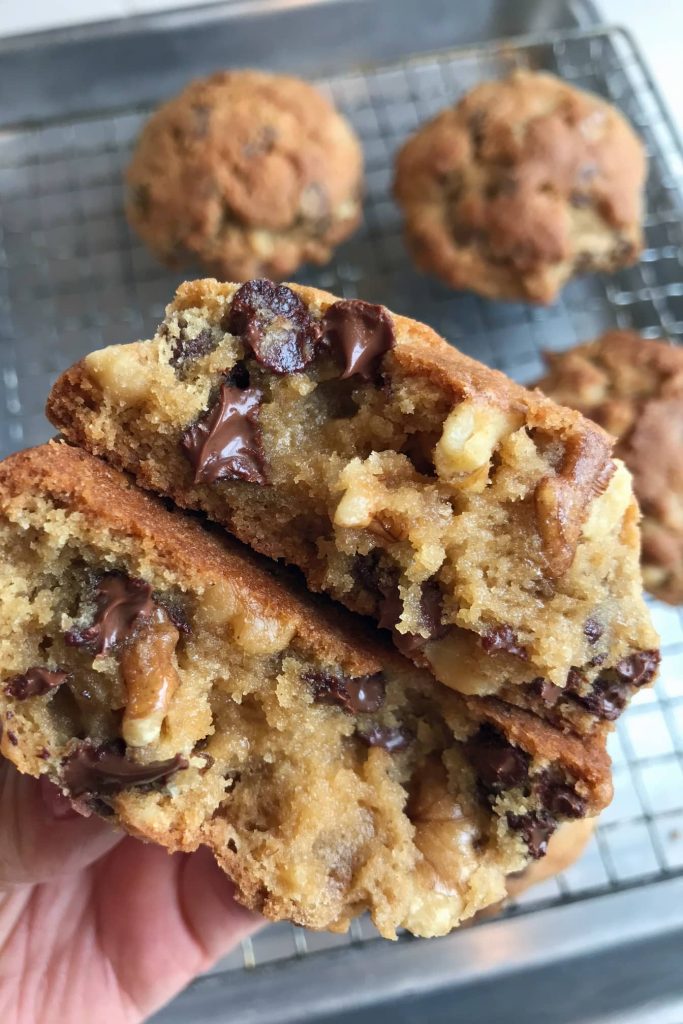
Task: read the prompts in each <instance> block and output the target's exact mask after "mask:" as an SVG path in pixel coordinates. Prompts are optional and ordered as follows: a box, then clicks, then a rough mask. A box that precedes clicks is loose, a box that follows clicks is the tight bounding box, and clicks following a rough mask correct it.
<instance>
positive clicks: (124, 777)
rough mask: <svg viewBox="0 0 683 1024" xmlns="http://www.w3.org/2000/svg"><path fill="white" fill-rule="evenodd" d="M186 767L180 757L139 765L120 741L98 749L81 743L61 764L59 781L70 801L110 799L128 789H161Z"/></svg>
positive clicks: (86, 741)
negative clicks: (75, 799)
mask: <svg viewBox="0 0 683 1024" xmlns="http://www.w3.org/2000/svg"><path fill="white" fill-rule="evenodd" d="M187 764H188V763H187V760H186V759H185V758H184V757H181V756H180V754H176V756H175V757H171V758H169V759H168V760H167V761H153V762H152V763H151V764H138V763H137V762H136V761H131V760H130V759H129V758H128V757H127V756H126V748H125V744H124V743H123V742H122V741H121V740H114V741H112V742H111V743H103V744H102V745H101V746H99V747H96V746H95V745H94V744H93V743H91V742H90V741H89V740H84V741H83V742H82V743H81V744H80V745H79V746H78V747H77V748H76V750H74V752H73V753H71V754H69V755H68V756H67V757H66V758H65V759H64V760H63V761H62V775H61V781H62V785H63V786H64V787H65V789H67V790H68V791H69V795H70V796H72V797H80V796H85V795H91V796H101V795H107V794H109V795H113V794H115V793H120V792H121V790H123V789H128V788H129V787H130V786H148V785H151V784H152V783H159V784H161V785H163V784H164V783H166V782H167V781H168V779H169V778H170V777H171V776H172V775H174V774H175V773H176V772H177V771H180V770H182V769H184V768H187Z"/></svg>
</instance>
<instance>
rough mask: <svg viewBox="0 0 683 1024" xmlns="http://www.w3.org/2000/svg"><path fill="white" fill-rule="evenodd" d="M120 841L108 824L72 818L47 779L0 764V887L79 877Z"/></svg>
mask: <svg viewBox="0 0 683 1024" xmlns="http://www.w3.org/2000/svg"><path fill="white" fill-rule="evenodd" d="M121 838H122V837H121V834H120V833H117V832H115V831H114V829H113V828H112V827H111V825H109V824H108V823H107V822H104V821H102V820H100V819H99V818H97V817H95V816H93V817H91V818H83V817H81V816H80V815H78V814H76V813H75V812H73V811H72V809H71V808H70V806H69V804H68V801H66V800H65V799H64V798H62V797H61V794H60V793H59V790H58V789H57V787H56V786H53V785H52V783H50V782H48V780H47V779H41V780H40V781H38V780H36V779H32V778H30V777H29V776H27V775H21V774H20V773H19V772H18V771H17V770H16V768H14V767H13V766H12V765H11V764H9V762H7V761H3V760H2V759H0V886H13V885H20V884H26V883H33V882H44V881H48V880H49V879H51V878H55V877H58V876H60V875H65V874H69V873H71V872H74V871H79V870H80V869H81V868H83V867H86V866H87V865H88V864H91V863H92V862H93V861H95V860H97V859H98V858H99V857H101V856H102V855H103V854H104V853H106V852H107V851H108V850H110V849H111V848H112V847H113V846H115V845H116V844H117V843H118V842H120V841H121Z"/></svg>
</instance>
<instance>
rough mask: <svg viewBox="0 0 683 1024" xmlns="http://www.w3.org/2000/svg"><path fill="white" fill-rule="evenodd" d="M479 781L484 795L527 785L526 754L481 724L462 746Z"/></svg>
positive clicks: (527, 760)
mask: <svg viewBox="0 0 683 1024" xmlns="http://www.w3.org/2000/svg"><path fill="white" fill-rule="evenodd" d="M465 750H466V752H467V756H468V757H469V759H470V762H471V764H472V767H473V768H474V770H475V772H476V773H477V776H478V778H479V781H480V782H481V784H482V786H483V787H484V789H485V790H486V791H487V792H491V793H500V792H502V790H504V789H512V788H513V787H514V786H520V785H521V784H522V783H523V782H526V780H527V778H528V776H529V755H528V754H527V753H526V752H525V751H523V750H520V749H519V747H513V746H512V744H511V743H508V741H507V740H506V739H505V737H504V736H502V735H501V734H500V733H499V732H497V731H496V730H495V729H494V728H493V727H492V726H490V725H484V726H482V727H481V729H480V730H479V732H478V733H476V735H474V736H472V737H471V738H470V739H469V740H468V741H467V743H466V744H465Z"/></svg>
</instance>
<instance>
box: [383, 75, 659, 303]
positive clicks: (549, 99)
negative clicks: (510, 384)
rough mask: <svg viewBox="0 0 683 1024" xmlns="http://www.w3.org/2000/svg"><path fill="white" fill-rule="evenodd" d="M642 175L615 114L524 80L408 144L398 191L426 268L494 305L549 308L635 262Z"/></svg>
mask: <svg viewBox="0 0 683 1024" xmlns="http://www.w3.org/2000/svg"><path fill="white" fill-rule="evenodd" d="M645 172H646V163H645V152H644V149H643V145H642V143H641V142H640V140H639V139H638V137H637V136H636V134H635V132H634V131H633V129H632V128H631V126H630V125H629V124H628V123H627V121H626V120H625V119H624V118H623V117H622V115H621V114H620V113H619V112H618V111H617V110H616V109H615V108H614V107H613V106H611V105H610V104H609V103H606V102H604V101H603V100H601V99H599V98H598V97H597V96H593V95H591V94H590V93H587V92H583V91H582V90H579V89H575V88H573V87H572V86H570V85H567V84H566V83H565V82H563V81H561V80H560V79H558V78H555V77H554V76H553V75H548V74H541V73H537V72H530V71H516V72H514V73H513V74H512V75H511V76H510V77H509V78H507V79H505V80H504V81H496V82H486V83H484V84H482V85H479V86H477V88H475V89H473V90H472V91H471V92H469V93H468V94H467V95H466V96H464V97H463V98H462V99H461V100H460V102H459V103H458V104H456V105H455V106H454V107H450V108H449V109H447V110H444V111H442V113H440V114H438V115H437V116H436V117H435V118H434V119H433V120H432V121H430V122H429V123H428V124H426V125H424V126H423V127H422V128H420V129H419V130H418V131H417V132H416V133H415V134H414V135H413V136H412V137H411V138H409V139H408V141H407V142H406V143H405V144H404V146H403V148H402V149H401V150H400V152H399V154H398V158H397V162H396V180H395V185H394V193H395V196H396V200H397V202H398V203H399V205H400V206H401V207H402V208H403V212H404V215H405V223H406V236H407V240H408V244H409V246H410V248H411V250H412V252H413V254H414V257H415V260H416V262H417V264H418V266H420V267H421V268H422V269H424V270H427V271H431V272H433V273H435V274H437V275H438V276H439V277H440V278H442V279H443V280H444V281H445V282H446V283H447V284H450V285H452V286H453V287H455V288H469V289H471V290H472V291H475V292H478V293H479V294H480V295H485V296H488V297H489V298H493V299H521V300H526V301H529V302H538V303H549V302H552V301H553V299H554V298H555V297H556V295H557V293H558V292H559V290H560V289H561V288H562V286H563V285H564V284H565V282H566V281H567V280H568V279H569V278H570V277H571V276H572V275H573V274H577V273H583V272H585V271H613V270H616V269H617V268H618V267H622V266H627V265H629V264H631V263H634V262H635V261H636V259H637V258H638V254H639V252H640V249H641V247H642V235H641V219H642V190H643V183H644V180H645Z"/></svg>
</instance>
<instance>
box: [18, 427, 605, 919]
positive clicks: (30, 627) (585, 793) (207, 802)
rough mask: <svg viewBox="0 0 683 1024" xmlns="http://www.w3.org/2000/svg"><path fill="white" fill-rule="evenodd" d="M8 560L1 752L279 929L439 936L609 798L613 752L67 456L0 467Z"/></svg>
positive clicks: (92, 462)
mask: <svg viewBox="0 0 683 1024" xmlns="http://www.w3.org/2000/svg"><path fill="white" fill-rule="evenodd" d="M0 551H1V556H2V557H1V558H0V574H1V575H2V585H1V586H0V620H1V627H2V628H1V629H0V736H1V739H0V750H1V752H2V754H3V755H4V756H5V757H7V758H9V759H10V760H11V761H12V762H14V764H15V765H16V766H17V767H18V768H19V769H20V770H21V771H23V772H28V773H30V774H32V775H34V776H39V775H44V774H45V775H48V776H49V777H50V778H51V779H52V780H53V781H54V782H56V783H57V784H58V785H59V786H60V787H61V788H62V790H63V792H64V793H65V794H66V795H67V796H69V797H70V798H71V800H72V802H73V803H74V805H75V806H76V807H77V808H78V809H79V810H80V811H81V812H82V813H84V814H90V813H97V814H100V815H103V816H108V817H111V818H112V820H113V821H115V822H117V823H118V824H120V825H122V826H123V827H124V828H125V829H126V830H128V831H129V832H131V833H132V834H133V835H137V836H139V837H141V838H143V839H147V840H151V841H154V842H157V843H160V844H162V845H164V846H166V847H168V849H169V850H181V851H191V850H194V849H196V848H197V847H198V846H199V845H201V844H205V845H207V846H208V847H209V848H210V849H211V850H212V851H213V853H214V854H215V856H216V858H217V860H218V862H219V863H220V864H221V865H222V867H223V868H224V869H225V870H226V872H227V873H228V874H229V875H230V876H231V877H232V878H233V879H234V880H235V883H236V886H237V894H238V898H239V899H240V900H241V901H242V902H243V903H245V904H246V905H247V906H249V907H252V908H254V909H256V910H259V911H261V912H263V913H264V914H265V915H266V916H268V917H270V918H273V919H289V920H292V921H295V922H297V923H299V924H303V925H307V926H309V927H314V928H332V929H335V930H344V929H345V928H346V927H347V926H348V923H349V920H350V919H351V918H352V917H353V916H354V915H356V914H359V913H361V912H363V911H364V910H369V911H370V913H371V914H372V917H373V920H374V921H375V924H376V925H377V927H378V928H379V930H380V932H381V933H382V934H383V935H385V936H388V937H393V936H394V934H395V929H396V928H397V927H399V926H404V927H406V928H408V929H410V930H411V931H413V932H415V933H416V934H420V935H434V934H442V933H444V932H447V931H449V930H450V929H451V928H452V927H453V926H455V925H456V924H457V923H458V922H459V921H460V920H462V919H464V918H467V917H470V916H471V915H472V914H473V913H475V912H476V911H478V910H479V909H480V908H481V907H483V906H486V905H487V904H489V903H491V902H494V901H496V900H498V899H500V898H501V896H502V895H503V893H504V888H505V878H506V875H508V874H509V873H510V872H511V871H517V870H520V869H522V868H523V867H524V865H525V864H527V863H528V862H529V861H530V859H533V858H536V857H540V856H542V854H543V853H544V852H545V849H546V846H547V842H548V840H549V838H550V837H551V835H552V834H553V832H554V830H555V828H556V826H557V824H558V822H562V821H568V820H575V819H578V818H580V817H583V816H584V815H586V814H591V813H596V812H597V810H599V808H600V807H602V806H603V805H604V804H605V803H606V802H608V801H609V799H610V795H611V782H610V772H609V759H608V758H607V756H606V754H605V750H604V746H603V744H602V743H601V742H600V741H596V742H593V743H586V744H584V743H582V742H581V741H579V740H578V738H576V737H564V736H563V735H562V734H561V733H559V732H557V731H556V730H554V729H552V728H549V727H547V726H545V725H543V724H542V723H540V722H539V721H538V720H537V719H536V718H535V717H534V716H533V715H531V714H529V713H528V712H524V711H521V710H515V711H512V710H510V709H509V708H505V706H504V705H502V704H501V703H500V702H498V701H496V700H495V699H482V698H465V697H462V696H461V695H459V694H456V693H454V692H452V691H451V690H449V689H447V688H446V687H442V686H439V685H438V684H437V683H436V682H435V681H434V679H433V678H432V677H431V676H430V675H429V674H428V673H427V672H424V671H422V670H420V669H417V668H415V667H414V666H413V665H412V664H411V663H410V662H408V661H406V660H405V659H403V658H402V657H401V656H400V655H398V654H397V653H396V652H395V651H394V649H393V648H392V646H391V644H383V643H382V642H381V638H379V636H378V634H377V632H376V631H368V628H367V625H366V624H365V623H363V622H362V621H360V620H352V619H351V617H350V616H347V613H344V612H342V610H341V609H335V608H332V607H328V606H327V605H326V604H325V602H324V600H323V599H322V598H317V599H315V600H313V599H312V598H311V597H310V596H309V595H307V594H305V593H297V591H296V590H295V589H294V586H293V584H291V583H289V582H288V581H287V580H286V579H285V578H284V577H283V576H282V575H281V574H279V575H274V574H273V572H272V571H270V572H269V571H267V570H266V569H265V568H264V567H263V565H262V564H260V563H259V562H257V560H256V557H255V556H254V555H251V554H250V553H249V552H247V551H246V550H245V549H241V548H239V547H238V546H237V544H236V543H235V542H231V541H229V540H228V538H227V537H225V536H223V535H222V534H221V536H217V535H216V533H215V532H214V533H209V532H208V531H207V530H205V529H204V528H203V527H202V526H201V525H200V524H199V523H198V522H197V521H196V520H193V519H190V518H188V517H186V516H184V515H183V514H182V513H179V512H177V511H176V512H170V511H167V510H166V509H165V508H164V507H163V505H162V504H161V503H160V502H158V501H157V500H156V499H153V498H151V497H150V496H148V495H145V494H143V493H142V492H141V491H138V490H137V488H135V487H134V486H133V485H132V484H131V483H130V482H129V480H128V479H127V478H125V477H123V476H122V475H121V474H120V473H118V472H117V471H115V470H113V469H111V468H110V467H108V466H106V465H105V464H104V463H101V462H99V461H98V460H97V459H95V458H93V457H92V456H89V455H87V454H86V453H84V452H81V451H79V450H77V449H74V448H70V447H68V446H67V445H65V444H59V443H57V444H56V443H52V444H49V445H45V446H44V447H42V448H37V449H33V450H32V451H28V452H24V453H21V454H19V455H14V456H12V457H11V458H9V459H8V460H6V461H5V462H4V463H2V464H1V465H0Z"/></svg>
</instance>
